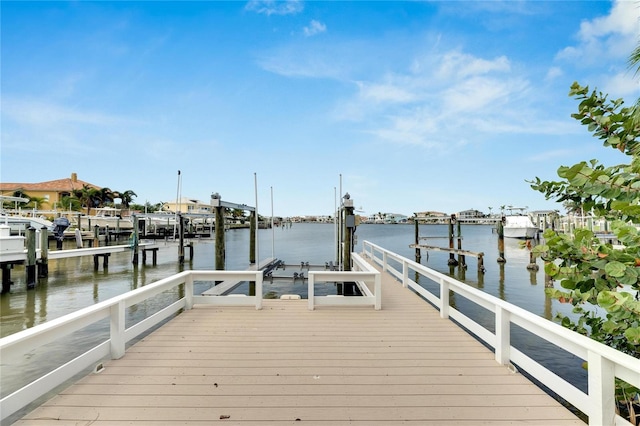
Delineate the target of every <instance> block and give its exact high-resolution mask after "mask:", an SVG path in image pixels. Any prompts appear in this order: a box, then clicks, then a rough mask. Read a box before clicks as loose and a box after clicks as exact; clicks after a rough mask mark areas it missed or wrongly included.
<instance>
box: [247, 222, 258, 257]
mask: <svg viewBox="0 0 640 426" xmlns="http://www.w3.org/2000/svg"><path fill="white" fill-rule="evenodd" d="M257 221H258V214H257V212H255V211H252V212H251V213H250V214H249V263H250V264H251V265H253V264H254V263H256V228H257V227H258V224H257Z"/></svg>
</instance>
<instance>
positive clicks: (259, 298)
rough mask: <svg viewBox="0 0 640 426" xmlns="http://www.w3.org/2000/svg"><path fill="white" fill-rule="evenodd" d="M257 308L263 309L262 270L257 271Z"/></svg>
mask: <svg viewBox="0 0 640 426" xmlns="http://www.w3.org/2000/svg"><path fill="white" fill-rule="evenodd" d="M255 297H256V310H258V311H259V310H260V309H262V271H260V270H258V271H256V296H255Z"/></svg>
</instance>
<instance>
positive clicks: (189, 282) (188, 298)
mask: <svg viewBox="0 0 640 426" xmlns="http://www.w3.org/2000/svg"><path fill="white" fill-rule="evenodd" d="M193 291H194V290H193V272H191V271H189V274H188V275H187V276H186V278H185V279H184V304H185V306H184V308H185V309H186V310H189V309H193Z"/></svg>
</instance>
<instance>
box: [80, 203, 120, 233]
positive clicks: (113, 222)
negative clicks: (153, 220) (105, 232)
mask: <svg viewBox="0 0 640 426" xmlns="http://www.w3.org/2000/svg"><path fill="white" fill-rule="evenodd" d="M93 211H94V212H95V214H94V215H91V216H86V215H85V216H81V217H80V222H81V227H82V229H83V230H87V229H88V230H91V229H89V224H91V228H93V227H94V226H96V225H98V227H100V228H104V227H106V226H108V227H109V229H122V230H131V229H133V221H132V220H131V219H130V218H127V217H124V218H123V217H122V216H120V209H118V208H115V207H96V208H94V209H93ZM73 219H76V218H73ZM75 225H76V226H77V225H78V224H77V223H76V224H75Z"/></svg>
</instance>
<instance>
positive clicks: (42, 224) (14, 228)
mask: <svg viewBox="0 0 640 426" xmlns="http://www.w3.org/2000/svg"><path fill="white" fill-rule="evenodd" d="M0 201H2V202H5V201H10V202H15V203H16V205H17V203H28V202H29V199H28V198H22V197H11V196H8V195H0ZM0 225H5V226H7V227H9V229H10V232H11V234H14V235H15V234H20V235H22V234H24V231H26V230H27V229H28V228H29V227H33V228H35V229H37V230H40V229H42V228H47V229H48V230H49V231H52V230H53V222H51V221H49V220H47V219H45V218H44V217H36V216H35V215H33V216H25V215H23V214H21V212H19V213H18V214H11V213H10V212H5V211H4V210H3V211H0Z"/></svg>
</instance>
